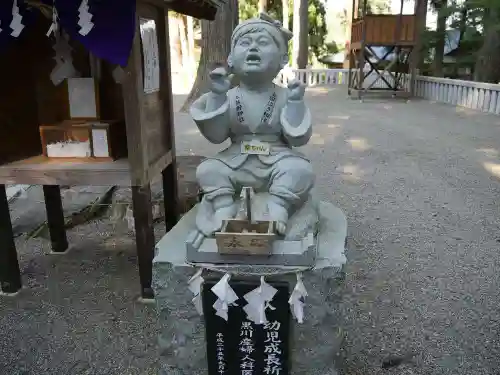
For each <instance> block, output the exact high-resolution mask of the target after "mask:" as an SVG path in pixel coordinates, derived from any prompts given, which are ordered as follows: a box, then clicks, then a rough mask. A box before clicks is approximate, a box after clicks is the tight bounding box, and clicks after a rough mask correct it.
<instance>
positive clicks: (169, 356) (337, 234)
mask: <svg viewBox="0 0 500 375" xmlns="http://www.w3.org/2000/svg"><path fill="white" fill-rule="evenodd" d="M195 215H196V208H194V209H193V210H192V211H190V212H189V213H188V214H186V215H185V216H184V217H183V218H182V219H181V221H180V222H179V223H178V224H177V225H176V226H175V227H174V228H173V229H172V230H171V231H170V232H169V233H167V234H166V235H165V236H164V237H163V238H162V239H161V240H160V242H159V243H158V245H157V255H156V257H155V260H154V262H153V272H154V274H153V279H154V286H153V288H154V291H155V297H156V303H157V308H158V318H159V327H160V328H159V329H160V333H159V340H158V341H159V346H160V366H161V368H162V371H163V372H162V375H188V374H189V375H198V374H200V375H201V374H205V373H206V366H207V360H206V355H205V340H204V333H205V332H204V325H203V318H202V317H200V316H199V315H198V313H197V312H196V309H195V307H194V305H193V304H192V302H191V300H192V298H193V294H192V293H191V291H190V290H189V289H188V287H187V286H188V281H189V279H190V278H191V276H193V274H194V273H195V272H196V268H195V267H193V266H192V265H190V264H188V263H187V262H186V246H185V240H186V237H187V235H188V233H189V231H190V228H192V225H193V223H194V221H195ZM320 223H321V224H320V225H321V226H320V228H319V233H318V254H317V258H316V263H315V265H314V268H313V269H310V268H309V269H308V268H304V267H286V266H259V265H255V266H248V265H244V264H243V265H241V266H240V265H226V266H222V265H221V266H216V265H213V264H199V265H198V266H199V267H201V268H205V274H204V275H203V276H204V277H207V276H213V275H215V276H218V277H219V278H220V277H221V276H222V275H223V274H224V273H225V272H229V273H230V274H231V275H233V276H232V278H234V279H237V278H238V276H242V277H245V278H247V279H248V278H250V279H252V280H254V281H257V282H258V280H259V276H260V275H269V276H266V280H267V281H273V280H275V281H285V282H287V283H288V284H289V288H290V292H291V291H292V290H293V288H294V286H295V283H296V276H295V272H297V271H303V281H304V285H305V287H306V289H307V292H308V296H307V298H306V300H305V302H306V305H305V320H304V323H302V324H297V323H294V324H293V325H294V327H293V329H292V332H293V333H292V337H293V338H292V343H291V345H292V353H291V361H292V364H291V369H292V371H291V374H293V375H306V374H307V375H335V374H336V371H335V366H334V364H333V362H332V357H333V356H334V354H335V353H337V352H338V351H339V350H340V346H341V344H342V339H343V335H342V330H341V328H340V326H339V324H338V323H339V321H340V317H339V315H338V313H339V309H340V300H341V293H342V290H343V286H342V284H343V275H344V273H343V266H344V264H345V256H344V240H345V236H346V231H347V222H346V219H345V216H344V214H343V213H342V211H340V210H339V209H338V208H336V207H334V206H332V205H331V204H328V203H325V202H321V204H320ZM294 322H295V321H294Z"/></svg>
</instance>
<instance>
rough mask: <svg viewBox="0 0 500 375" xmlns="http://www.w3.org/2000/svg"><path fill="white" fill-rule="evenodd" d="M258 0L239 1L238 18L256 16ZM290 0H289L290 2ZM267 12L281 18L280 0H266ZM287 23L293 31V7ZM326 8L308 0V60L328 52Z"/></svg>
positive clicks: (313, 0)
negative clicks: (326, 42)
mask: <svg viewBox="0 0 500 375" xmlns="http://www.w3.org/2000/svg"><path fill="white" fill-rule="evenodd" d="M379 1H380V0H379ZM258 2H259V0H243V1H240V2H239V14H240V20H246V19H249V18H252V17H256V16H257V14H258ZM291 2H292V0H290V3H291ZM267 5H268V9H267V13H269V15H271V16H272V17H273V18H275V19H277V20H281V19H282V12H283V8H282V7H283V5H282V0H268V2H267ZM289 17H290V19H289V25H290V29H292V31H293V26H292V25H293V21H292V20H293V7H290V11H289ZM325 17H326V10H325V6H324V5H323V2H322V1H321V0H309V6H308V20H309V48H310V56H309V60H312V59H315V58H318V57H320V56H322V55H323V54H325V53H330V49H329V47H330V45H327V44H325V38H326V35H327V27H326V21H325Z"/></svg>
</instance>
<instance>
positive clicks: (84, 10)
mask: <svg viewBox="0 0 500 375" xmlns="http://www.w3.org/2000/svg"><path fill="white" fill-rule="evenodd" d="M78 12H79V16H78V26H80V30H79V31H78V32H79V33H80V35H83V36H85V35H87V34H88V33H89V32H90V31H91V30H92V29H93V28H94V23H93V22H92V17H93V16H94V15H93V14H92V13H90V12H89V1H88V0H82V3H81V4H80V7H79V8H78Z"/></svg>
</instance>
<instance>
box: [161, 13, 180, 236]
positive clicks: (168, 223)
mask: <svg viewBox="0 0 500 375" xmlns="http://www.w3.org/2000/svg"><path fill="white" fill-rule="evenodd" d="M159 13H160V15H159V20H158V50H159V60H160V80H161V86H160V94H161V98H162V102H163V118H164V122H165V124H164V126H165V129H166V132H165V133H164V136H165V139H164V140H163V141H164V143H165V144H166V145H167V148H168V150H169V152H170V155H171V162H170V164H169V165H168V166H167V167H166V168H165V169H164V170H163V171H162V180H163V204H164V208H165V227H166V228H165V229H166V231H167V232H168V231H170V229H172V228H173V227H174V225H175V224H177V222H178V221H179V214H180V212H179V194H178V181H177V180H178V178H177V159H176V155H175V130H174V115H173V114H174V110H173V105H172V104H173V95H172V76H171V71H170V44H169V35H168V31H169V28H168V12H166V11H165V9H159Z"/></svg>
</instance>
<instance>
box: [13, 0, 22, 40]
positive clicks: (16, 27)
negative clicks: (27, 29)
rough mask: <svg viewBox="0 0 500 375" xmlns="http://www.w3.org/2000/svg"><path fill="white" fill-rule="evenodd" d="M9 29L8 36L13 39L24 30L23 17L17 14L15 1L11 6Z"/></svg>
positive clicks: (17, 8) (17, 9)
mask: <svg viewBox="0 0 500 375" xmlns="http://www.w3.org/2000/svg"><path fill="white" fill-rule="evenodd" d="M10 28H11V29H12V32H11V33H10V35H12V36H13V37H14V38H17V37H18V36H19V35H20V34H21V31H23V29H24V25H23V16H22V15H21V14H20V13H19V7H18V6H17V0H14V3H13V4H12V21H11V23H10Z"/></svg>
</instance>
